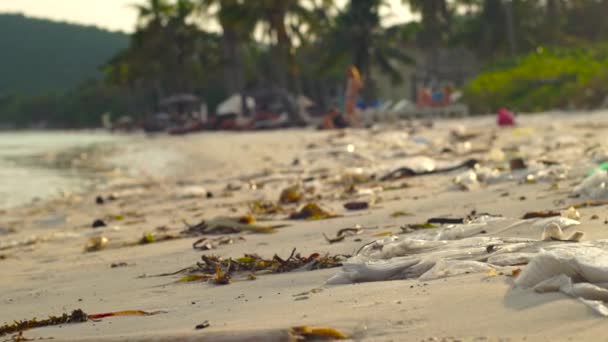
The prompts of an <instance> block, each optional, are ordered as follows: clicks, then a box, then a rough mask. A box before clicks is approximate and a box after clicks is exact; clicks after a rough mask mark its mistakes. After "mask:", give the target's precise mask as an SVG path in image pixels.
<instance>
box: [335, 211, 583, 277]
mask: <svg viewBox="0 0 608 342" xmlns="http://www.w3.org/2000/svg"><path fill="white" fill-rule="evenodd" d="M561 219H563V220H567V221H564V222H562V224H566V225H567V224H571V223H572V220H569V219H564V218H561ZM556 222H558V223H559V221H555V222H550V224H548V225H547V226H545V227H544V229H543V232H542V237H547V236H555V234H554V233H555V231H556V228H560V225H559V224H558V223H556ZM574 222H576V221H574ZM522 225H529V226H530V227H533V226H534V223H533V222H529V221H521V222H515V223H510V222H509V221H508V220H506V219H504V218H498V217H490V216H482V217H479V218H475V219H474V220H472V221H470V222H468V223H466V224H456V225H450V226H446V227H444V228H439V229H435V230H430V231H429V230H425V231H420V232H414V233H411V234H408V235H405V236H391V237H388V238H386V239H384V240H378V241H375V242H374V243H371V244H368V245H365V246H364V247H363V248H362V249H361V250H360V251H359V252H358V253H357V254H356V255H355V256H353V257H352V258H350V259H348V260H347V261H345V262H344V265H343V266H342V269H341V270H340V271H339V272H338V273H337V274H336V275H335V276H333V277H332V278H330V279H329V280H328V284H344V283H353V282H363V281H379V280H394V279H407V278H414V279H426V280H429V279H437V278H441V277H446V276H453V275H459V274H465V273H478V272H483V273H485V272H488V271H489V269H491V268H495V269H496V270H497V271H502V268H504V267H510V266H516V265H521V264H525V263H527V261H528V260H530V258H532V257H533V256H534V255H536V253H538V252H539V251H541V250H543V249H551V248H560V247H562V246H565V245H568V246H573V245H581V244H582V243H580V242H579V243H577V244H571V243H565V242H564V240H566V241H567V242H577V241H580V238H577V237H576V236H575V237H573V238H572V240H569V239H562V238H563V232H562V238H560V239H559V240H553V239H551V241H543V240H531V239H520V238H499V237H491V236H476V235H479V234H480V233H482V232H487V233H498V232H504V231H507V230H509V229H511V228H517V227H520V226H522ZM560 229H561V228H560ZM552 231H553V232H552ZM557 231H558V232H559V230H557ZM575 234H576V233H575ZM558 237H559V236H558ZM509 272H510V271H509Z"/></svg>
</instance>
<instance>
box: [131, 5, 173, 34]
mask: <svg viewBox="0 0 608 342" xmlns="http://www.w3.org/2000/svg"><path fill="white" fill-rule="evenodd" d="M132 7H133V8H134V9H135V10H137V12H138V16H137V18H138V19H137V26H138V28H143V27H150V26H155V27H161V26H163V25H164V24H165V23H166V21H167V20H168V17H169V15H170V13H171V11H172V10H173V8H174V7H173V5H172V4H171V3H170V2H169V1H167V0H147V2H146V3H145V4H135V5H132Z"/></svg>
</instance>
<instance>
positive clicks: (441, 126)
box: [0, 113, 608, 341]
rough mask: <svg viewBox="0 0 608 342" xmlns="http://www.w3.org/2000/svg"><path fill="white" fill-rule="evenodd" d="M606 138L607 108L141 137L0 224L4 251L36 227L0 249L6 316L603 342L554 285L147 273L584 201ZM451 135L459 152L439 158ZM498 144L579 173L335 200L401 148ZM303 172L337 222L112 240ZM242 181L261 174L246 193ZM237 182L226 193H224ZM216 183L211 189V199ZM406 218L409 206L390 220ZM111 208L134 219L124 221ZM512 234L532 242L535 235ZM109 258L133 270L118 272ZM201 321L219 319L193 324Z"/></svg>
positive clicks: (49, 333) (439, 178)
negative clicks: (95, 244) (349, 180)
mask: <svg viewBox="0 0 608 342" xmlns="http://www.w3.org/2000/svg"><path fill="white" fill-rule="evenodd" d="M458 126H463V127H464V128H465V129H466V132H468V133H480V134H481V135H479V136H477V137H472V138H471V139H470V140H469V143H470V145H466V144H465V143H466V141H456V140H453V139H452V138H450V137H451V135H450V130H453V129H461V128H458ZM606 133H608V113H581V114H580V115H574V114H558V113H547V114H543V115H536V116H533V117H526V118H522V119H521V120H520V125H519V127H518V128H508V129H498V128H497V127H496V126H495V123H494V120H493V118H488V117H484V118H473V119H466V120H445V121H441V122H437V123H436V125H435V127H434V128H428V127H425V126H424V125H422V123H420V122H414V123H409V124H406V123H398V124H393V125H385V126H382V127H381V128H378V129H374V130H371V129H367V130H346V131H343V132H338V131H332V132H318V131H313V130H285V131H280V132H254V133H201V134H196V135H190V136H184V137H155V138H144V137H140V138H134V139H133V141H132V143H130V144H129V145H126V146H122V147H121V148H120V149H119V150H118V151H116V152H115V153H113V154H112V155H107V156H103V158H104V160H105V162H106V163H110V164H113V165H116V166H117V171H115V172H108V173H105V174H103V175H102V176H103V179H104V180H103V181H102V182H101V183H100V184H99V186H98V187H97V188H96V190H95V191H90V192H87V193H84V194H68V195H66V196H65V197H63V198H59V199H53V200H49V201H46V202H43V203H35V204H30V205H26V206H22V207H18V208H12V209H7V210H4V211H1V212H0V214H1V215H0V227H4V228H12V229H13V230H14V232H13V233H9V234H6V235H0V246H2V243H5V244H6V243H7V242H10V241H23V240H24V239H27V238H30V237H37V238H38V240H39V241H38V242H37V243H35V244H32V245H27V246H19V247H14V248H6V249H4V250H0V256H2V258H3V259H0V307H1V308H2V309H1V310H0V323H2V322H7V323H8V322H12V321H14V320H20V319H30V318H33V317H37V318H44V317H46V316H48V315H59V314H62V313H64V312H71V311H72V310H74V309H78V308H81V309H83V310H84V311H85V312H87V313H100V312H108V311H119V310H147V311H155V310H165V311H167V312H166V313H164V314H159V315H155V316H146V317H116V318H107V319H103V320H101V321H99V322H87V323H82V324H72V325H63V326H58V327H49V328H40V329H34V330H30V331H27V332H25V334H24V335H25V336H26V337H27V338H50V337H52V338H54V341H66V340H88V341H104V340H108V341H124V340H128V341H148V340H167V341H174V340H179V339H182V340H203V341H207V340H221V339H222V338H225V339H226V338H232V340H246V339H247V338H249V340H251V341H255V340H271V338H276V340H286V338H287V337H286V331H287V329H288V328H290V327H293V326H300V325H312V326H330V327H335V328H338V329H340V330H342V331H344V332H345V333H347V334H348V335H350V336H351V337H352V338H353V339H356V340H358V339H363V340H373V341H406V340H407V341H409V340H411V341H421V340H427V341H428V340H437V341H443V340H445V341H456V340H516V341H517V340H551V341H555V340H568V339H574V340H599V339H602V338H603V336H604V335H605V325H606V319H605V318H601V317H599V316H597V315H595V314H594V313H593V312H591V311H590V310H589V309H587V308H586V307H585V306H584V305H581V304H580V303H579V302H577V301H576V300H574V299H572V298H568V297H566V296H564V295H561V294H538V293H534V292H533V291H530V290H522V289H517V288H514V287H513V285H512V278H510V277H505V276H493V277H490V276H488V275H486V274H469V275H466V276H458V277H452V278H446V279H440V280H436V281H431V282H419V281H418V280H415V279H413V280H412V279H410V280H396V281H386V282H373V283H362V284H354V285H341V286H326V285H324V283H325V281H326V280H327V279H328V278H330V277H331V276H332V275H333V274H335V273H336V272H337V271H338V269H336V268H334V269H326V270H318V271H310V272H291V273H284V274H273V275H260V276H258V277H257V279H256V280H255V281H237V282H233V283H231V284H229V285H225V286H219V285H213V284H210V283H207V282H192V283H175V281H177V280H178V279H180V277H181V275H176V276H168V277H143V276H144V275H148V276H149V275H153V274H158V273H165V272H173V271H177V270H179V269H182V268H185V267H188V266H192V265H194V264H195V263H196V262H197V261H199V260H200V256H201V254H203V253H205V254H207V255H211V254H215V255H220V256H225V257H240V256H242V255H243V254H245V253H256V254H259V255H261V256H264V257H267V258H271V257H272V256H273V255H274V254H277V255H279V256H281V257H283V258H286V257H287V256H289V254H290V253H291V251H292V249H293V248H297V250H298V251H299V252H301V253H302V254H303V255H309V254H311V253H314V252H319V253H322V254H324V253H330V254H353V253H354V252H355V251H356V250H357V249H358V248H360V247H361V246H362V245H363V244H365V243H368V242H370V241H373V240H375V239H379V238H380V237H377V236H375V235H381V234H379V233H386V232H387V231H390V232H392V233H395V234H397V233H399V232H400V231H401V230H400V229H399V227H400V226H401V225H404V224H409V223H420V222H424V221H426V219H428V218H430V217H437V216H451V217H463V216H466V215H467V214H469V213H470V212H471V211H472V210H476V211H477V212H489V213H492V214H501V215H504V216H506V217H513V218H519V217H521V216H522V215H523V214H524V213H525V212H527V211H531V210H547V209H558V208H563V207H565V206H567V205H568V204H570V203H576V202H580V201H581V200H580V199H573V198H569V194H570V191H571V189H572V188H573V186H574V185H575V184H578V183H579V182H580V181H581V180H582V179H583V178H584V176H585V174H586V172H587V171H588V170H589V168H590V167H591V166H592V165H593V164H592V157H593V156H592V152H590V151H591V150H593V151H597V150H598V149H600V150H601V149H602V147H604V148H608V145H606V141H605V138H604V137H605V136H606ZM492 136H494V137H492ZM349 145H352V146H353V147H354V152H353V153H349V152H348V149H349V147H348V146H349ZM597 145H599V147H598V146H597ZM441 146H443V147H449V148H451V149H452V150H453V152H452V153H443V154H442V153H440V151H439V150H440V149H441V148H440V147H441ZM491 149H501V150H502V151H504V152H505V154H506V155H507V161H508V157H509V156H522V157H524V159H527V160H535V159H538V158H541V157H542V159H546V160H554V161H559V162H562V163H565V164H566V165H569V166H570V167H571V170H570V172H569V173H568V176H567V177H566V179H565V180H561V181H559V182H557V183H555V184H552V183H551V182H537V183H534V184H526V183H523V184H521V183H519V182H517V181H508V182H501V183H498V184H493V185H485V184H482V185H481V187H480V188H479V189H475V190H471V191H462V190H459V189H457V188H456V187H455V186H454V185H453V184H452V179H453V178H454V176H455V175H456V174H458V172H454V173H450V174H439V175H432V176H424V177H415V178H409V179H403V180H398V181H394V182H390V183H389V185H391V186H397V185H401V184H403V183H404V182H405V183H407V184H408V187H404V188H400V189H396V190H385V191H376V193H375V194H374V200H375V203H374V204H373V205H372V206H371V208H370V209H369V210H364V211H356V212H348V211H346V210H345V209H344V208H343V207H342V205H343V204H344V203H345V202H348V201H349V200H352V198H346V197H341V196H340V195H341V194H342V193H343V192H344V188H343V186H342V185H340V184H339V183H336V182H333V177H338V176H341V175H343V174H344V173H346V172H347V171H352V168H354V167H360V168H361V171H363V172H365V171H366V170H373V171H374V172H377V173H378V174H382V173H383V172H384V171H385V170H389V169H390V168H394V167H396V166H399V165H400V162H401V161H403V160H405V158H406V157H407V156H408V155H423V156H428V157H431V158H434V159H437V160H443V161H450V160H454V161H462V160H465V159H468V158H477V159H480V160H488V159H489V156H490V151H489V150H491ZM351 150H352V147H351ZM295 159H298V163H294V160H295ZM294 164H296V165H294ZM307 177H315V181H313V183H314V184H316V186H315V190H314V193H312V194H310V195H309V196H311V197H314V196H318V195H320V197H321V198H320V199H318V200H317V202H318V203H319V204H320V205H321V206H322V207H324V208H326V209H328V210H331V211H332V212H334V213H337V214H341V215H344V216H343V217H340V218H335V219H328V220H318V221H290V220H285V218H286V216H287V214H283V215H278V216H276V217H274V219H273V221H272V222H260V224H280V223H286V224H289V226H288V227H285V228H281V229H279V230H278V232H277V233H274V234H245V233H244V234H240V236H243V237H244V238H245V241H238V242H236V243H234V244H232V245H225V246H219V247H218V249H216V250H212V251H206V252H201V251H196V250H193V249H192V247H191V245H192V243H193V242H194V241H195V240H196V238H185V239H177V240H173V241H168V242H159V243H154V244H149V245H143V246H132V247H123V248H113V247H112V246H119V245H121V244H123V243H128V242H133V241H137V240H139V239H140V238H141V237H142V235H143V233H144V232H154V231H155V229H156V228H157V227H161V226H166V227H168V228H169V232H170V233H174V234H177V233H178V232H179V231H180V230H182V229H183V228H184V223H183V220H186V221H187V222H189V223H196V222H198V221H200V220H202V219H211V218H214V217H216V216H239V215H244V214H246V213H247V211H248V209H247V203H249V202H251V201H253V200H257V199H267V200H272V201H276V200H277V199H278V197H279V194H280V192H281V190H282V189H284V188H285V187H286V186H289V185H291V184H294V183H296V182H297V181H298V180H299V179H300V180H301V179H303V178H307ZM249 182H252V183H256V184H258V185H257V187H256V188H255V189H252V188H251V187H250V186H248V184H250V183H249ZM315 182H316V183H315ZM263 183H264V184H263ZM372 183H373V182H372ZM228 185H230V187H231V188H232V189H233V190H231V191H227V190H226V188H227V186H228ZM262 185H263V186H262ZM368 185H369V184H367V185H365V184H364V185H359V187H360V188H365V187H367V186H368ZM384 185H386V184H384ZM203 188H204V191H203ZM237 188H240V189H238V190H234V189H237ZM206 191H211V192H213V194H214V197H213V198H211V199H208V198H206V196H205V192H206ZM112 193H115V194H116V195H117V196H118V200H116V201H112V202H108V203H106V204H104V205H96V204H95V197H96V196H97V195H103V196H108V195H109V194H112ZM363 198H364V199H365V200H368V199H369V197H363ZM296 207H297V205H294V206H291V207H288V208H291V209H295V208H296ZM396 211H404V212H407V213H408V214H410V215H409V216H401V217H392V216H391V214H392V213H394V212H396ZM580 213H581V215H582V218H581V223H582V224H581V225H580V226H579V227H577V229H579V230H582V231H584V232H585V233H586V237H585V238H586V239H603V238H607V237H608V225H606V224H605V223H604V220H605V219H606V218H607V217H608V214H607V213H606V207H605V206H599V207H593V208H583V209H580ZM117 215H121V216H123V217H124V218H121V219H117V218H116V216H117ZM593 215H598V216H599V219H593V218H592V216H593ZM98 218H102V219H104V220H106V222H107V223H108V227H105V228H99V229H93V228H91V223H92V222H93V220H94V219H98ZM357 224H359V225H361V226H363V227H370V229H367V230H365V231H364V232H363V233H362V234H360V235H357V236H352V237H347V238H346V239H345V240H344V241H343V242H339V243H335V244H331V245H330V244H329V243H328V242H326V241H325V239H324V237H323V235H322V233H325V234H327V235H328V236H335V234H336V232H337V231H338V230H339V229H341V228H346V227H353V226H355V225H357ZM371 228H373V229H371ZM509 234H510V235H512V236H520V237H529V238H539V232H538V231H525V230H521V231H517V230H514V231H510V232H509ZM94 235H104V236H106V237H107V238H108V239H109V241H110V246H111V247H110V248H108V249H106V250H102V251H99V252H94V253H84V252H83V247H84V245H85V244H86V242H87V240H88V239H89V238H90V237H91V236H94ZM356 239H360V241H355V240H356ZM117 262H126V263H127V264H128V266H126V267H119V268H111V267H110V265H111V264H112V263H117ZM312 289H321V291H315V293H310V294H309V295H308V296H307V298H306V299H303V300H296V297H294V295H295V294H299V293H302V292H306V291H310V290H312ZM205 320H208V321H209V323H210V327H209V328H207V329H204V330H195V329H194V327H195V326H196V325H198V324H200V323H202V322H203V321H205ZM0 339H1V338H0ZM227 340H230V339H227Z"/></svg>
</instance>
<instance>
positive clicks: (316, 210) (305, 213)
mask: <svg viewBox="0 0 608 342" xmlns="http://www.w3.org/2000/svg"><path fill="white" fill-rule="evenodd" d="M335 217H339V216H338V215H335V214H332V213H330V212H328V211H326V210H324V209H322V208H321V207H320V206H319V205H318V204H316V203H308V204H306V205H305V206H303V207H302V209H300V210H299V211H297V212H295V213H293V214H291V215H290V216H289V218H290V219H291V220H323V219H328V218H335Z"/></svg>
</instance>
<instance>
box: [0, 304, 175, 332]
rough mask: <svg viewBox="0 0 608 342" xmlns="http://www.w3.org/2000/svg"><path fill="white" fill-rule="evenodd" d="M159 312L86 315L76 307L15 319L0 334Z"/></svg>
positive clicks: (0, 329) (136, 311) (2, 328)
mask: <svg viewBox="0 0 608 342" xmlns="http://www.w3.org/2000/svg"><path fill="white" fill-rule="evenodd" d="M160 313H165V311H153V312H146V311H141V310H127V311H115V312H105V313H99V314H91V315H87V314H86V313H85V312H84V311H82V310H81V309H78V310H74V311H72V313H71V314H67V313H64V314H63V315H61V316H50V317H49V318H47V319H44V320H40V321H39V320H37V319H36V318H33V319H30V320H23V321H15V322H14V323H12V324H5V325H3V326H0V336H4V335H9V334H15V333H21V332H23V331H26V330H30V329H34V328H42V327H50V326H55V325H62V324H72V323H84V322H87V321H89V320H99V319H102V318H106V317H118V316H151V315H157V314H160Z"/></svg>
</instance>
